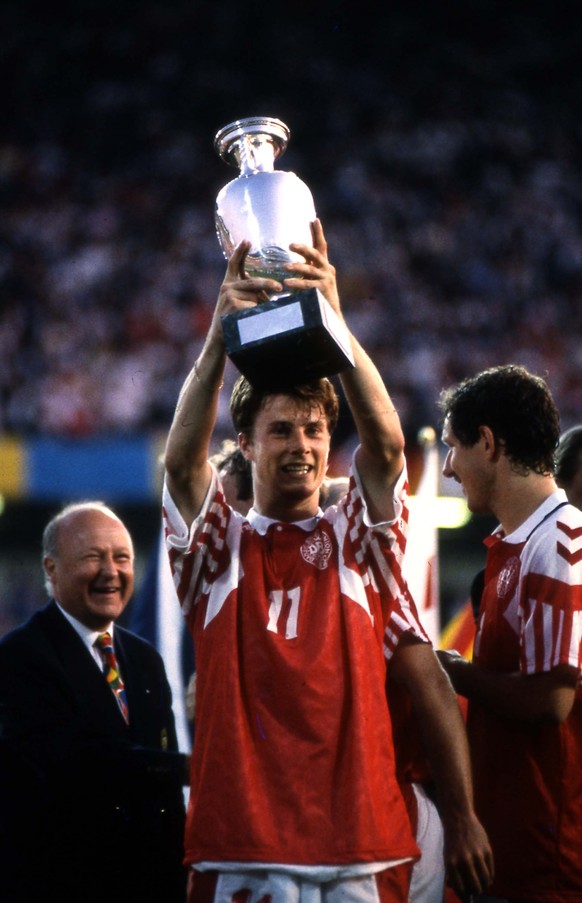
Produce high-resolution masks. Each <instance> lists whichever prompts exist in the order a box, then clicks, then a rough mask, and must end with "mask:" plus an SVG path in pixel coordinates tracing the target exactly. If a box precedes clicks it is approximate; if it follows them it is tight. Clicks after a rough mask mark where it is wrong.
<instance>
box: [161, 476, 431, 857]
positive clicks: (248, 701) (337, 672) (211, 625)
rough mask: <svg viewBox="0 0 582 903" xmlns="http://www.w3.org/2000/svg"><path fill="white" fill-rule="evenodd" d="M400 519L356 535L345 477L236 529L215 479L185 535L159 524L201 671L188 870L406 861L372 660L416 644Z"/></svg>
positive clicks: (353, 496)
mask: <svg viewBox="0 0 582 903" xmlns="http://www.w3.org/2000/svg"><path fill="white" fill-rule="evenodd" d="M406 492H407V486H406V478H405V475H404V474H403V476H402V478H401V480H400V482H399V499H397V500H396V507H397V510H398V516H397V517H396V519H395V521H394V522H393V523H392V524H390V525H382V526H379V527H369V526H367V525H366V519H365V505H364V502H363V499H362V496H361V492H360V490H359V488H358V484H357V481H356V480H355V479H354V478H353V477H352V478H351V481H350V488H349V491H348V495H347V496H346V498H345V499H344V500H342V502H341V503H340V505H339V507H338V508H332V509H328V511H326V513H325V514H324V515H323V516H322V517H316V518H312V519H310V520H309V521H307V522H302V523H301V524H299V525H298V524H283V523H275V522H273V521H271V520H269V519H267V518H264V517H262V516H260V515H258V514H257V513H256V512H254V511H251V512H250V513H249V516H248V519H245V518H243V517H241V516H240V515H238V514H236V513H235V512H233V511H232V510H231V509H230V508H229V507H228V506H227V505H226V503H225V500H224V497H223V495H222V492H221V491H220V487H219V484H218V481H217V479H216V476H214V478H213V483H212V485H211V487H210V490H209V493H208V495H207V499H206V502H205V505H204V507H203V510H202V511H201V513H200V515H199V516H198V518H197V519H196V521H195V523H194V525H193V527H192V530H191V535H190V537H188V535H187V530H186V526H185V524H184V523H183V521H182V519H181V517H180V515H179V513H178V512H177V510H176V508H175V506H174V504H173V502H172V500H171V498H170V497H169V495H168V493H167V492H166V493H165V498H164V517H165V523H166V533H167V539H168V548H169V553H170V560H171V563H172V568H173V570H174V574H175V582H176V587H177V590H178V596H179V598H180V600H181V603H182V605H183V606H184V611H185V614H186V616H187V619H188V622H189V625H190V628H191V630H192V633H193V636H194V642H195V649H196V661H197V669H198V681H197V700H196V718H197V722H196V723H197V731H196V742H195V745H194V752H193V763H192V768H193V781H192V792H191V796H190V803H189V810H188V820H187V828H186V861H187V862H200V861H212V862H217V861H223V862H224V861H230V862H245V863H249V862H263V863H280V864H297V865H314V864H319V865H342V864H355V863H369V862H382V861H389V860H396V859H401V858H406V857H410V856H415V855H417V854H418V850H417V847H416V844H415V842H414V839H413V837H412V834H411V831H410V827H409V821H408V817H407V814H406V809H405V806H404V803H403V800H402V796H401V793H400V790H399V789H398V784H397V781H396V779H395V774H394V757H393V748H392V738H391V725H390V718H389V714H388V708H387V703H386V698H385V694H384V680H385V660H386V658H389V657H390V655H391V654H392V652H393V650H394V649H395V648H396V646H397V644H398V641H399V639H400V637H401V636H402V634H403V633H404V632H407V631H412V632H413V633H414V634H415V635H416V636H418V637H420V638H422V639H423V640H426V639H427V638H426V635H425V634H424V632H423V629H422V627H421V625H420V623H419V621H418V618H417V616H416V612H415V609H414V603H413V602H412V600H411V599H410V598H409V596H408V593H407V591H406V588H405V587H404V586H403V583H402V577H401V573H400V561H401V557H402V552H403V549H404V544H405V531H406V522H407V509H406Z"/></svg>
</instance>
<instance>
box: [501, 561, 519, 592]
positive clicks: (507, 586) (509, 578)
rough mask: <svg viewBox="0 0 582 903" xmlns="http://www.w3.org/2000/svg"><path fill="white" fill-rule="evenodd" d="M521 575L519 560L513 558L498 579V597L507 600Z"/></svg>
mask: <svg viewBox="0 0 582 903" xmlns="http://www.w3.org/2000/svg"><path fill="white" fill-rule="evenodd" d="M518 574H519V558H517V557H515V556H514V557H513V558H510V559H509V560H508V561H507V564H506V565H505V567H504V568H503V570H502V571H500V573H499V577H498V578H497V597H498V598H499V599H503V598H505V596H507V594H508V593H509V592H512V591H513V590H514V589H515V585H516V583H517V577H518Z"/></svg>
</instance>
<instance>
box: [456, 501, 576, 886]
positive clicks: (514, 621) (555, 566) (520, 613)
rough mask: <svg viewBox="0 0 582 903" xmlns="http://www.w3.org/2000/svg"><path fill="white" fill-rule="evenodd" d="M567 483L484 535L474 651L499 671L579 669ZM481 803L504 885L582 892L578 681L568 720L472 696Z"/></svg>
mask: <svg viewBox="0 0 582 903" xmlns="http://www.w3.org/2000/svg"><path fill="white" fill-rule="evenodd" d="M565 501H566V496H565V494H564V493H563V492H562V491H561V490H559V491H557V492H555V493H554V494H553V495H552V496H550V498H548V499H547V500H546V501H545V502H544V503H543V504H542V505H541V506H540V507H539V508H538V510H537V511H536V512H535V513H534V514H533V515H532V516H531V517H530V518H529V519H528V520H527V521H526V522H525V523H524V524H522V526H521V527H520V528H519V529H518V530H516V531H515V532H514V533H512V534H511V535H510V536H507V537H504V538H502V537H500V536H496V535H495V534H494V535H493V536H492V537H490V538H489V539H488V540H486V544H487V545H488V547H489V548H488V553H487V566H486V571H485V588H484V591H483V596H482V602H481V610H480V615H479V623H478V629H477V635H476V638H475V648H474V661H476V662H478V663H479V664H482V665H484V666H486V667H488V668H493V669H495V671H498V672H517V671H520V672H522V673H523V674H530V675H531V674H537V673H540V672H544V671H550V670H551V669H552V668H555V667H556V666H557V665H561V664H568V665H571V666H573V667H574V668H577V669H578V670H579V672H580V670H581V669H582V647H581V637H582V631H581V627H582V512H580V511H579V510H578V509H577V508H574V507H573V506H572V505H568V504H565V505H564V504H563V503H564V502H565ZM468 729H469V737H470V741H471V752H472V756H473V763H474V771H475V798H476V809H477V814H478V815H479V817H480V818H481V820H482V822H483V824H484V826H485V828H486V830H487V832H488V834H489V838H490V840H491V844H492V847H493V852H494V855H495V875H496V877H495V883H494V885H493V886H492V887H491V888H490V889H489V890H488V892H490V893H492V894H499V895H501V896H503V897H509V898H513V897H515V898H518V899H522V898H523V899H527V900H531V901H532V903H533V901H536V903H537V901H551V903H575V901H582V833H581V831H582V828H581V826H582V693H581V691H580V684H579V688H578V692H577V695H576V700H575V703H574V708H573V710H572V712H571V713H570V715H569V717H568V718H567V720H566V721H565V722H564V723H563V724H561V725H542V726H532V725H531V724H530V725H528V724H526V723H524V722H519V721H510V720H508V719H506V718H505V719H504V718H500V717H498V716H496V715H494V714H493V713H492V712H490V711H487V710H486V709H485V708H484V707H482V706H480V705H478V703H476V702H472V701H471V702H470V703H469V714H468Z"/></svg>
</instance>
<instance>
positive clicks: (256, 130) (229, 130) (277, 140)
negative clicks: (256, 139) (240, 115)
mask: <svg viewBox="0 0 582 903" xmlns="http://www.w3.org/2000/svg"><path fill="white" fill-rule="evenodd" d="M245 135H265V136H266V137H268V138H271V139H272V142H273V149H274V159H275V160H276V159H277V158H278V157H281V156H282V155H283V154H284V153H285V150H286V148H287V144H288V143H289V138H290V136H291V131H290V129H289V128H288V126H286V125H285V123H284V122H281V120H280V119H274V118H273V117H271V116H250V117H249V118H248V119H236V120H235V121H234V122H230V123H229V124H228V125H225V126H224V127H223V128H221V129H220V130H219V131H218V132H217V133H216V136H215V138H214V149H215V150H216V152H217V153H218V155H219V156H220V157H221V158H222V159H223V160H224V162H225V163H228V164H229V165H230V166H238V160H237V158H236V154H235V150H236V147H237V141H238V140H239V139H240V138H243V137H244V136H245Z"/></svg>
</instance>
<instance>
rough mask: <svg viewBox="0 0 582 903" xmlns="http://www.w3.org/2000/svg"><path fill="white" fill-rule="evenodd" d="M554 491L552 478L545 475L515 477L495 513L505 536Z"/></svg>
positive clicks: (532, 474)
mask: <svg viewBox="0 0 582 903" xmlns="http://www.w3.org/2000/svg"><path fill="white" fill-rule="evenodd" d="M556 489H557V486H556V483H555V481H554V478H553V477H552V476H549V475H547V474H546V475H543V474H536V473H529V474H528V475H527V476H524V477H516V479H515V480H514V481H513V482H512V485H511V487H509V491H506V492H505V494H504V495H503V496H502V497H501V499H500V502H499V504H498V506H497V510H496V511H495V514H496V516H497V517H498V518H499V522H500V524H501V526H502V528H503V532H504V533H505V535H506V536H509V534H510V533H513V532H514V531H515V530H517V528H518V527H520V526H521V525H522V524H523V523H525V522H526V520H527V519H528V518H529V517H531V515H532V514H533V513H534V511H537V509H538V508H539V507H540V505H541V504H542V503H543V502H545V500H546V499H547V498H548V497H549V496H550V495H551V494H552V493H553V492H555V490H556Z"/></svg>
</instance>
